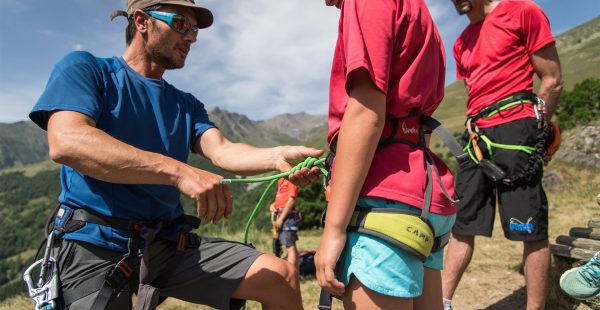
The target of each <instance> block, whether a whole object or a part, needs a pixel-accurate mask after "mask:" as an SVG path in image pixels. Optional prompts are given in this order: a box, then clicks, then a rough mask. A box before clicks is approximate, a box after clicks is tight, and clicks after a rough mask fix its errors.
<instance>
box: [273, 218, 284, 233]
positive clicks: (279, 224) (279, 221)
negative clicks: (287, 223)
mask: <svg viewBox="0 0 600 310" xmlns="http://www.w3.org/2000/svg"><path fill="white" fill-rule="evenodd" d="M284 220H285V219H284V218H283V217H282V216H280V217H278V218H277V220H276V221H275V222H273V223H274V225H275V227H276V228H277V230H281V227H283V221H284Z"/></svg>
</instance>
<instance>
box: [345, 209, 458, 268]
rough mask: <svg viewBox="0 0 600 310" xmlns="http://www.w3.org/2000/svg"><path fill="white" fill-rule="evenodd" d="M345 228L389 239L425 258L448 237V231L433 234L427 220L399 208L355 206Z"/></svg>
mask: <svg viewBox="0 0 600 310" xmlns="http://www.w3.org/2000/svg"><path fill="white" fill-rule="evenodd" d="M348 230H349V231H356V232H360V233H364V234H368V235H372V236H375V237H378V238H380V239H383V240H385V241H388V242H390V243H392V244H394V245H395V246H397V247H399V248H401V249H403V250H406V251H408V252H410V253H412V254H414V255H415V256H417V257H418V258H419V259H420V260H421V261H425V260H426V259H427V257H428V256H429V254H431V252H437V251H439V250H441V249H442V248H443V247H444V246H445V245H446V244H447V243H448V240H449V239H450V232H448V233H446V234H444V235H442V236H439V237H436V236H435V230H434V229H433V226H431V223H430V222H429V221H428V220H425V219H423V218H421V217H419V216H418V215H416V214H414V213H412V212H409V211H406V210H401V209H387V208H372V209H367V208H361V209H357V210H355V211H354V213H353V214H352V218H351V219H350V224H349V225H348Z"/></svg>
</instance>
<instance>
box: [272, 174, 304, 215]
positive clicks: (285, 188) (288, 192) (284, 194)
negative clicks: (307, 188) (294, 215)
mask: <svg viewBox="0 0 600 310" xmlns="http://www.w3.org/2000/svg"><path fill="white" fill-rule="evenodd" d="M299 190H300V187H299V186H297V185H294V184H292V183H291V182H290V181H288V180H286V179H279V181H277V195H276V196H275V202H274V203H275V208H277V209H283V208H285V205H286V204H287V202H288V200H289V199H290V197H291V198H296V197H297V196H298V191H299Z"/></svg>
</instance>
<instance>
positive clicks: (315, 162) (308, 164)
mask: <svg viewBox="0 0 600 310" xmlns="http://www.w3.org/2000/svg"><path fill="white" fill-rule="evenodd" d="M324 162H325V158H320V159H319V158H314V157H307V158H306V159H305V160H304V161H303V162H301V163H299V164H298V165H296V166H295V167H294V168H292V169H290V170H289V171H287V172H282V173H279V174H275V175H271V176H266V177H259V178H246V179H221V181H220V183H221V184H232V183H238V184H239V183H259V182H266V181H271V182H269V185H268V186H267V188H266V189H265V191H264V192H263V193H262V195H261V196H260V199H259V200H258V203H256V206H255V207H254V210H252V213H251V214H250V218H248V222H246V228H245V229H244V243H245V244H248V231H249V230H250V225H251V224H252V221H254V218H255V217H256V214H257V212H258V208H259V207H260V205H261V203H262V202H263V200H264V199H265V197H266V196H267V193H268V192H269V190H270V189H271V187H273V185H274V184H275V183H276V182H277V180H279V179H281V178H285V177H288V176H289V175H290V174H292V173H294V172H296V171H298V170H300V169H302V168H312V167H314V166H318V168H319V169H320V170H321V172H322V173H323V174H324V175H327V173H328V172H327V170H325V168H323V167H322V165H321V164H323V163H324Z"/></svg>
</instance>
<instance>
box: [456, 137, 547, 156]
mask: <svg viewBox="0 0 600 310" xmlns="http://www.w3.org/2000/svg"><path fill="white" fill-rule="evenodd" d="M479 137H480V138H481V140H482V141H483V142H484V143H485V144H486V146H487V149H488V154H489V155H490V159H492V160H493V159H494V154H493V151H492V149H493V148H499V149H505V150H512V151H522V152H525V153H527V154H529V155H531V154H533V152H535V147H532V146H527V145H512V144H502V143H496V142H493V141H492V140H490V138H488V137H487V136H485V135H482V134H480V135H479ZM472 144H473V143H472V140H471V139H469V142H467V145H466V146H465V147H464V148H463V150H464V151H467V153H469V156H470V157H471V159H472V160H473V161H474V162H475V163H479V160H477V158H476V157H475V154H473V152H472V151H471V145H472Z"/></svg>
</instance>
